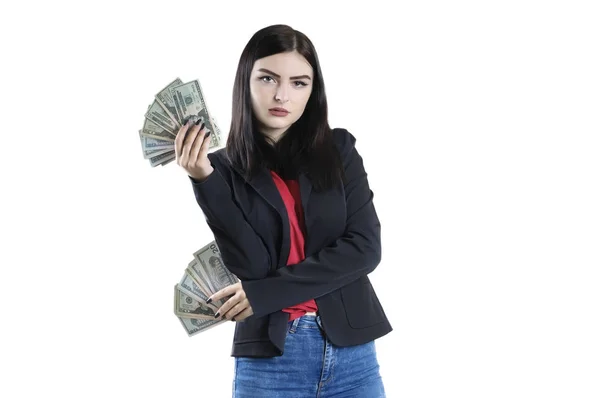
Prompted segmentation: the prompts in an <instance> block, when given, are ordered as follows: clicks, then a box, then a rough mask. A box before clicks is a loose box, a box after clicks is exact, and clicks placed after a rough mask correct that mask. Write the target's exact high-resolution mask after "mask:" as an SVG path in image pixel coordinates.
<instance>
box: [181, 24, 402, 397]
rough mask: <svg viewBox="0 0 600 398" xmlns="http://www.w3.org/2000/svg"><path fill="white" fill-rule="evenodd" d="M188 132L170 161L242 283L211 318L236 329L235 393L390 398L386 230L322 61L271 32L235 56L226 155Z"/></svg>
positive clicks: (192, 128) (286, 34)
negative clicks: (337, 114)
mask: <svg viewBox="0 0 600 398" xmlns="http://www.w3.org/2000/svg"><path fill="white" fill-rule="evenodd" d="M209 134H210V132H207V133H205V127H204V126H203V125H200V126H198V125H187V123H186V125H184V126H183V127H182V128H181V129H180V131H179V132H178V134H177V138H176V140H175V148H176V156H177V164H179V165H180V166H182V167H183V168H184V169H185V170H186V172H187V173H188V176H189V178H190V180H191V183H192V187H193V191H194V195H195V197H196V200H197V202H198V205H199V206H200V208H201V210H202V212H203V213H204V215H205V218H206V221H207V224H208V226H209V227H210V229H211V230H212V232H213V233H214V237H215V241H216V242H217V245H218V246H219V249H220V251H221V256H222V258H223V261H224V263H225V265H226V267H227V268H228V269H229V270H230V271H231V272H232V273H234V274H235V275H236V276H237V277H238V278H239V279H240V282H239V283H237V284H235V285H232V286H228V287H226V288H224V289H223V290H221V291H219V292H216V293H215V294H213V295H212V297H210V299H209V302H210V301H213V300H215V301H216V300H218V299H221V298H228V299H227V301H226V302H225V304H223V306H221V307H220V309H219V311H218V313H217V314H216V317H223V318H226V319H231V320H233V321H235V322H236V328H235V334H234V339H233V347H232V356H233V357H235V371H234V380H233V390H234V394H233V396H234V397H249V398H257V397H260V398H263V397H265V398H266V397H286V398H288V397H329V396H336V397H338V396H340V397H341V396H344V397H361V398H379V397H385V392H384V387H383V382H382V379H381V376H380V373H379V364H378V361H377V355H376V350H375V343H374V340H375V339H377V338H379V337H381V336H383V335H385V334H387V333H389V332H390V331H391V330H392V327H391V325H390V323H389V322H388V319H387V317H386V315H385V313H384V311H383V308H382V306H381V304H380V303H379V300H378V299H377V296H376V294H375V291H374V290H373V286H372V285H371V283H370V281H369V278H368V277H367V274H369V273H370V272H372V271H373V270H374V269H375V268H376V267H377V265H378V264H379V262H380V258H381V239H380V228H381V226H380V222H379V219H378V217H377V213H376V211H375V207H374V205H373V192H372V191H371V189H370V188H369V183H368V180H367V173H366V171H365V169H364V167H363V161H362V158H361V156H360V155H359V153H358V151H357V149H356V147H355V141H356V140H355V138H354V136H353V135H352V134H351V133H350V132H348V131H347V130H346V129H343V128H335V129H331V128H330V127H329V123H328V119H327V99H326V96H325V86H324V82H323V76H322V74H321V69H320V66H319V61H318V58H317V53H316V51H315V48H314V46H313V44H312V42H311V41H310V40H309V39H308V38H307V37H306V36H305V35H304V34H303V33H301V32H299V31H297V30H294V29H292V28H291V27H289V26H286V25H274V26H269V27H266V28H264V29H261V30H259V31H258V32H256V33H255V34H254V36H253V37H252V38H251V39H250V41H249V42H248V44H247V45H246V47H245V49H244V51H243V52H242V55H241V58H240V61H239V65H238V69H237V74H236V78H235V84H234V89H233V111H232V122H231V128H230V131H229V136H228V138H227V143H226V146H225V148H222V149H219V150H217V151H215V152H213V153H208V144H209Z"/></svg>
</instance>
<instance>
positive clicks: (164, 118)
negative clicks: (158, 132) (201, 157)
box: [144, 98, 179, 135]
mask: <svg viewBox="0 0 600 398" xmlns="http://www.w3.org/2000/svg"><path fill="white" fill-rule="evenodd" d="M144 116H145V117H146V119H148V120H150V121H152V122H154V123H156V124H157V125H159V126H160V127H162V128H163V129H165V130H167V131H168V132H170V133H172V134H173V135H175V134H176V131H177V129H178V127H179V126H178V125H177V122H176V121H174V120H173V119H171V118H170V117H169V114H168V113H167V112H166V111H165V110H164V109H163V107H162V106H160V104H159V103H158V100H157V99H156V98H155V99H154V101H153V102H152V104H151V105H150V108H148V112H146V114H145V115H144Z"/></svg>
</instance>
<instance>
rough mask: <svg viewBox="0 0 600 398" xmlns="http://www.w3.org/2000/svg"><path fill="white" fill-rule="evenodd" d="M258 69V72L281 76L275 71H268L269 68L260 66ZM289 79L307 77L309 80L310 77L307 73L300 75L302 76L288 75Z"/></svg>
mask: <svg viewBox="0 0 600 398" xmlns="http://www.w3.org/2000/svg"><path fill="white" fill-rule="evenodd" d="M258 71H259V72H266V73H270V74H271V75H273V76H275V77H276V78H280V77H281V76H279V75H278V74H277V73H275V72H273V71H270V70H268V69H265V68H260V69H259V70H258ZM290 79H291V80H295V79H308V80H311V79H310V76H308V75H302V76H292V77H290Z"/></svg>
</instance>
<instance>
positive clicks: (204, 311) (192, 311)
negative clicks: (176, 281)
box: [174, 285, 216, 319]
mask: <svg viewBox="0 0 600 398" xmlns="http://www.w3.org/2000/svg"><path fill="white" fill-rule="evenodd" d="M174 305H175V315H177V316H180V317H182V318H196V319H215V313H216V311H215V310H214V309H213V308H211V307H209V306H208V305H206V304H202V302H200V301H198V300H196V299H194V298H192V297H190V296H188V295H187V294H185V293H184V292H182V291H181V290H179V289H178V288H177V285H175V298H174Z"/></svg>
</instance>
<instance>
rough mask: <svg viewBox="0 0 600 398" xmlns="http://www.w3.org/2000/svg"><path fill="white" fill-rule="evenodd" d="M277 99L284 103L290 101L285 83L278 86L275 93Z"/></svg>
mask: <svg viewBox="0 0 600 398" xmlns="http://www.w3.org/2000/svg"><path fill="white" fill-rule="evenodd" d="M275 101H279V102H281V103H282V104H284V103H286V102H288V101H289V97H288V90H287V86H286V85H285V84H280V85H279V86H278V87H277V92H276V93H275Z"/></svg>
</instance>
